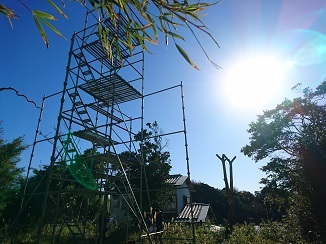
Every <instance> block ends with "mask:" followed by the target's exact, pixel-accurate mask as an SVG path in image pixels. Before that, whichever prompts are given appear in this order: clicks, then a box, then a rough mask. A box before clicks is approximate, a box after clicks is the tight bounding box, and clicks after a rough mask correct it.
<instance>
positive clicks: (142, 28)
mask: <svg viewBox="0 0 326 244" xmlns="http://www.w3.org/2000/svg"><path fill="white" fill-rule="evenodd" d="M18 2H19V3H21V4H22V5H23V6H24V7H25V8H26V9H27V10H28V11H29V12H30V13H31V15H32V16H33V18H34V21H35V23H36V26H37V28H38V30H39V32H40V34H41V36H42V38H43V40H44V43H45V45H46V46H47V47H48V46H49V41H48V38H47V35H46V33H45V31H44V27H45V26H46V27H48V28H50V29H51V30H52V31H54V32H55V33H56V34H58V35H59V36H61V37H63V35H62V34H61V32H60V31H59V30H58V29H57V28H56V27H55V26H54V25H53V24H52V23H53V21H55V20H56V18H55V16H54V15H53V14H50V13H46V12H44V11H40V10H33V9H30V8H29V7H28V5H27V4H25V3H24V2H23V1H22V0H18ZM47 2H48V3H49V5H51V6H52V7H53V10H55V11H56V12H57V13H59V14H60V15H62V16H63V17H64V18H68V16H67V15H66V14H65V13H64V12H63V10H62V9H61V8H59V7H58V5H57V4H56V3H55V1H53V0H47ZM77 2H79V3H81V4H82V5H83V6H84V7H86V8H88V7H90V8H92V9H93V10H94V11H96V12H97V14H99V15H100V16H105V17H106V18H109V19H110V20H111V21H112V23H113V25H114V26H117V25H118V23H119V21H120V15H123V16H124V18H125V19H126V20H127V24H126V25H125V26H124V27H123V28H124V32H125V34H126V40H125V41H123V40H118V39H117V38H115V37H114V36H113V35H114V34H113V33H111V32H110V30H109V29H107V28H103V27H102V26H101V25H99V26H98V28H99V38H100V40H101V42H102V44H103V48H104V49H105V50H106V51H107V53H108V56H109V57H110V58H112V50H113V48H112V47H115V46H116V47H118V54H119V53H120V52H119V45H118V42H124V44H125V45H127V46H128V48H129V50H130V53H132V51H133V48H134V44H133V41H132V39H136V40H137V41H138V43H140V45H141V46H142V47H143V49H144V50H147V51H148V50H149V49H148V46H147V44H146V42H148V43H152V44H157V43H158V42H159V36H160V35H159V34H158V33H162V34H163V35H164V39H165V44H166V45H168V43H169V38H172V40H173V42H174V43H175V46H176V48H177V50H178V51H179V52H180V54H181V55H182V56H183V57H184V58H185V59H186V61H187V62H188V63H189V64H191V65H192V66H193V67H194V68H196V69H198V67H197V66H196V65H195V64H194V63H193V61H192V60H191V59H190V58H189V56H188V55H187V53H186V52H185V51H184V50H183V49H182V48H181V46H180V45H178V44H177V42H176V40H182V41H184V40H185V39H184V37H183V36H182V35H180V34H179V33H178V32H179V29H184V28H187V29H188V30H189V31H190V33H191V34H192V35H193V37H194V38H195V40H196V41H197V43H198V45H199V47H200V48H201V49H202V51H203V52H204V54H205V55H206V57H207V59H208V60H209V61H210V62H211V63H212V64H213V65H214V66H215V67H216V68H219V66H218V65H217V64H215V63H214V62H213V61H212V60H211V59H210V58H209V56H208V54H207V52H206V50H205V49H204V47H203V46H202V44H201V42H200V40H199V38H198V37H197V34H196V32H197V31H199V32H203V33H204V34H207V35H208V37H209V38H210V39H211V40H212V41H213V42H214V43H215V44H216V45H217V46H218V43H217V42H216V40H215V39H214V37H213V36H212V35H211V33H210V32H209V30H208V29H207V27H206V26H205V24H204V23H203V22H202V20H201V19H202V17H203V14H199V13H200V12H201V11H203V10H205V9H206V8H207V7H210V6H213V5H215V4H218V3H219V2H214V3H203V2H199V1H195V2H194V3H190V2H188V1H187V0H182V1H180V2H179V1H158V0H144V1H135V0H121V1H106V0H88V1H87V3H86V1H85V0H77ZM62 3H63V6H65V3H64V1H62ZM0 13H2V14H3V15H5V16H6V17H7V18H8V20H9V23H10V24H11V25H12V22H11V19H13V18H17V17H18V16H17V15H16V13H15V11H14V10H13V9H10V8H8V7H6V6H5V5H3V4H0Z"/></svg>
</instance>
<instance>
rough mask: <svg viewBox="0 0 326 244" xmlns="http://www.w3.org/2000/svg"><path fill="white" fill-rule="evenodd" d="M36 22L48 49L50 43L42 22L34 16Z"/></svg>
mask: <svg viewBox="0 0 326 244" xmlns="http://www.w3.org/2000/svg"><path fill="white" fill-rule="evenodd" d="M33 18H34V21H35V23H36V26H37V28H38V30H39V32H40V34H41V37H42V39H43V41H44V43H45V46H46V47H47V48H48V47H49V42H48V38H47V37H46V34H45V31H44V29H43V27H42V25H41V23H40V21H39V20H38V18H37V16H35V15H33Z"/></svg>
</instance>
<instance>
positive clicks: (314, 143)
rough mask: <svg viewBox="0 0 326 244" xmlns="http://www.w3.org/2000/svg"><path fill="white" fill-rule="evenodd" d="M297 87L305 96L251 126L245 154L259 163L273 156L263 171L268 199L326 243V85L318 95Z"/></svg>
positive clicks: (288, 102) (273, 111)
mask: <svg viewBox="0 0 326 244" xmlns="http://www.w3.org/2000/svg"><path fill="white" fill-rule="evenodd" d="M294 89H296V90H297V91H300V92H301V94H302V96H301V97H298V98H295V99H293V100H292V101H291V100H288V99H285V100H284V101H283V102H282V103H281V104H279V105H277V106H276V108H275V109H272V110H267V111H264V113H263V114H262V115H259V116H258V119H257V122H253V123H251V124H250V128H249V130H248V132H249V133H250V135H251V136H250V143H249V144H248V145H246V146H245V147H243V148H242V149H241V151H242V152H243V153H244V154H245V155H247V156H249V157H252V158H253V159H254V160H255V161H256V162H257V161H259V160H261V159H264V158H267V157H271V160H270V162H269V163H268V164H267V165H266V166H264V167H262V170H263V171H265V172H266V173H267V177H266V178H264V179H262V183H263V184H265V187H264V188H263V190H262V194H264V195H265V201H266V202H268V203H269V204H274V205H276V206H278V207H279V209H282V208H283V211H284V208H286V209H287V213H288V218H290V219H291V220H295V219H297V220H299V219H300V221H296V223H297V225H298V226H297V227H298V228H300V229H301V230H302V233H303V235H304V236H305V237H306V238H310V236H311V235H313V236H318V234H317V233H319V234H320V235H321V237H320V238H321V240H322V241H324V242H325V241H326V210H325V208H324V203H325V202H326V192H325V190H324V187H325V185H326V178H325V175H326V164H325V162H326V104H325V102H326V100H325V95H326V82H325V81H324V82H323V83H321V84H320V85H319V86H318V87H317V88H316V89H315V90H314V91H313V90H312V89H309V88H305V89H300V85H297V86H296V87H294ZM290 199H296V200H295V201H293V200H292V201H291V202H290ZM303 199H304V200H303ZM307 223H309V226H307ZM311 233H313V234H311Z"/></svg>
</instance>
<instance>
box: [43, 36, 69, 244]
mask: <svg viewBox="0 0 326 244" xmlns="http://www.w3.org/2000/svg"><path fill="white" fill-rule="evenodd" d="M74 38H75V34H74V35H73V36H72V38H71V45H70V52H69V55H68V64H67V67H66V76H65V80H64V82H63V92H62V97H61V101H60V102H61V103H60V109H59V115H58V123H57V127H56V132H55V136H54V143H53V149H52V155H51V159H50V160H51V161H50V166H49V168H48V169H47V171H48V172H46V173H47V174H48V176H47V180H46V189H45V194H44V199H43V205H42V213H41V221H40V225H39V229H38V235H37V243H40V241H41V235H42V231H43V226H44V217H45V211H46V208H47V199H48V195H49V189H50V184H51V174H52V170H53V166H54V163H55V153H56V147H57V142H58V139H59V133H60V124H61V119H62V117H61V113H62V111H63V104H64V101H65V94H66V91H67V85H68V73H69V72H68V70H69V66H70V62H71V56H72V48H73V44H74ZM51 242H52V243H53V240H51Z"/></svg>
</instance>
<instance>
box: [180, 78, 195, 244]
mask: <svg viewBox="0 0 326 244" xmlns="http://www.w3.org/2000/svg"><path fill="white" fill-rule="evenodd" d="M180 87H181V101H182V117H183V133H184V140H185V149H186V162H187V174H188V180H189V182H190V184H191V181H190V180H191V178H190V166H189V153H188V141H187V128H186V113H185V106H184V92H183V84H182V81H181V83H180ZM189 193H190V199H189V200H190V216H191V228H192V238H193V239H192V241H193V243H196V236H195V225H194V212H193V205H192V193H191V190H190V191H189Z"/></svg>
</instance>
